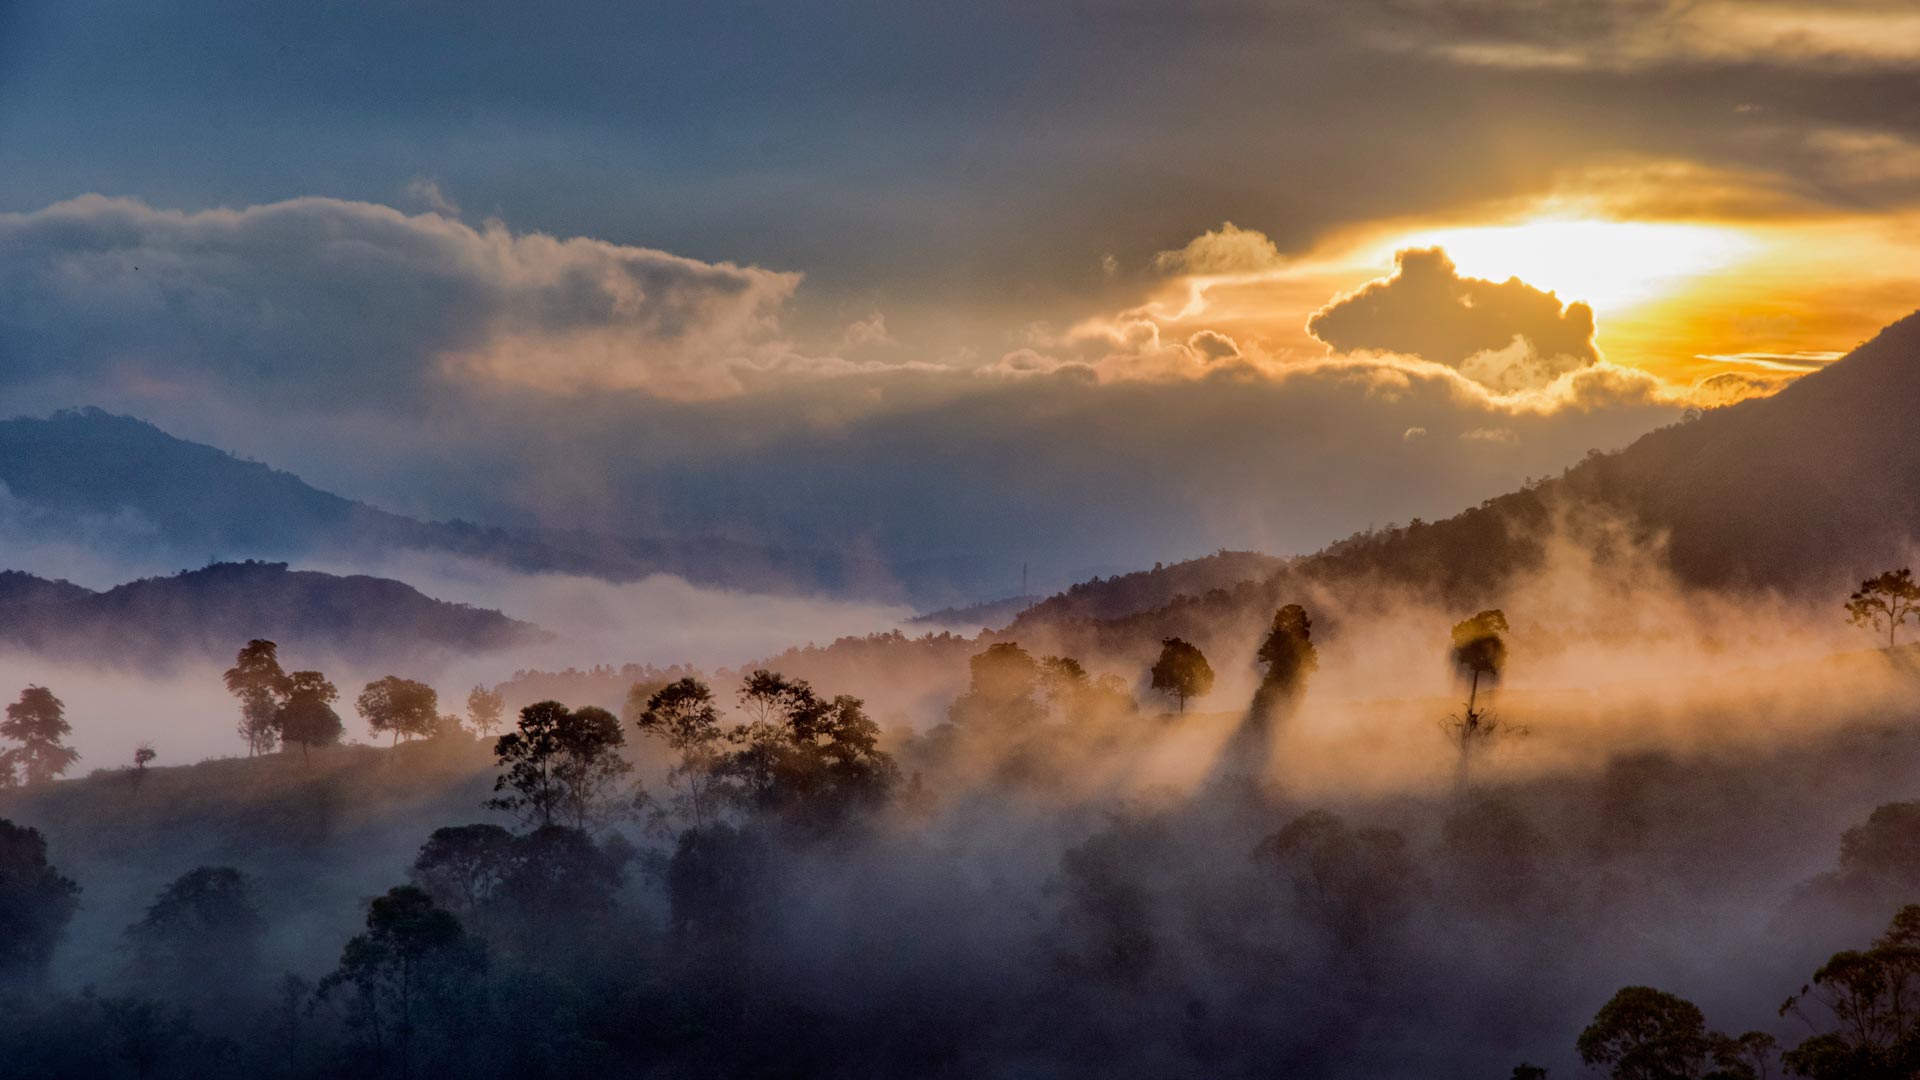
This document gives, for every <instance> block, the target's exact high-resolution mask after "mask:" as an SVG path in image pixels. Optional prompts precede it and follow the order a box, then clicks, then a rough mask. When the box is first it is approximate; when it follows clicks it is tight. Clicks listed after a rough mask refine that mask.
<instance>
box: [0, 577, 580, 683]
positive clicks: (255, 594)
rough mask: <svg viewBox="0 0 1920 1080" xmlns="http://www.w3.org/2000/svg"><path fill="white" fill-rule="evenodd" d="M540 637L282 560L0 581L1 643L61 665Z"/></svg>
mask: <svg viewBox="0 0 1920 1080" xmlns="http://www.w3.org/2000/svg"><path fill="white" fill-rule="evenodd" d="M543 636H544V632H543V631H541V630H540V629H539V628H537V627H535V626H533V625H531V624H529V623H524V622H520V621H518V620H516V619H511V618H508V617H507V616H505V615H502V614H501V613H499V612H497V611H488V610H484V609H481V608H475V607H469V606H467V605H465V604H452V603H447V602H445V601H442V600H435V599H433V598H432V597H429V596H426V595H424V594H422V593H421V592H419V591H418V590H416V589H414V588H413V587H412V586H410V585H406V584H404V583H402V582H398V581H391V580H388V579H385V578H375V577H365V576H359V575H356V576H351V577H340V576H336V575H333V574H322V573H316V572H313V571H304V570H290V569H288V568H287V566H286V564H285V563H260V562H247V563H219V564H215V565H213V566H209V567H206V568H205V569H202V570H192V571H187V572H184V573H181V574H177V575H175V576H173V577H163V578H147V579H144V580H141V581H134V582H129V583H127V584H125V585H120V586H117V587H115V588H112V589H108V590H106V591H105V592H93V591H91V590H87V589H82V588H80V587H79V586H76V585H70V584H68V583H66V582H48V581H44V580H42V579H39V578H34V577H31V576H30V575H26V574H19V573H9V574H6V575H0V642H4V643H6V644H8V645H11V646H14V647H16V648H21V649H25V650H28V651H32V652H37V653H41V654H43V655H49V656H58V657H60V658H62V659H76V658H78V659H89V660H94V661H98V662H102V663H116V664H130V665H140V666H159V665H166V664H169V663H173V662H176V661H183V660H190V659H197V658H202V657H220V658H224V657H227V656H231V655H232V653H233V650H234V649H235V648H236V647H237V644H238V643H241V642H245V641H247V640H248V639H250V638H256V637H265V638H271V639H273V640H275V641H278V642H280V643H282V644H283V645H293V646H297V647H302V648H306V649H311V650H314V651H318V652H322V653H324V654H327V655H331V656H336V657H341V658H347V659H354V658H362V657H364V658H369V659H372V658H384V657H393V656H410V655H418V654H420V653H422V652H427V651H436V650H444V651H448V652H459V653H472V652H485V651H489V650H493V649H500V648H506V647H509V646H513V645H519V644H525V643H528V642H532V641H536V640H539V639H541V638H542V637H543Z"/></svg>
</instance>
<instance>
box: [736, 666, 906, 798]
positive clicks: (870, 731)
mask: <svg viewBox="0 0 1920 1080" xmlns="http://www.w3.org/2000/svg"><path fill="white" fill-rule="evenodd" d="M740 697H741V701H742V703H743V705H745V706H746V708H747V711H748V712H749V713H750V715H753V716H755V717H757V718H758V719H755V720H754V721H753V722H751V723H749V724H747V725H745V726H744V727H739V728H735V729H734V730H733V731H731V732H729V733H728V736H727V738H728V741H729V742H730V743H731V744H732V745H733V747H734V749H732V750H730V751H728V752H726V753H724V754H722V755H721V757H720V759H719V760H718V761H716V762H715V766H714V770H715V772H716V773H717V774H718V775H720V776H723V777H726V778H728V779H731V780H733V781H734V783H733V784H731V785H728V786H726V787H725V788H724V789H723V790H724V791H725V792H726V793H727V794H728V795H729V796H732V797H734V798H736V799H737V800H738V801H739V803H740V804H741V805H742V806H744V807H745V808H747V809H749V810H752V811H756V812H762V813H769V814H772V815H775V816H777V817H779V818H780V819H782V820H783V821H785V822H787V823H788V824H792V825H798V826H801V827H803V828H807V829H811V830H814V831H829V830H831V829H833V828H834V827H836V826H838V825H839V824H841V823H842V822H843V821H844V820H845V819H846V818H847V817H848V815H849V814H851V813H852V812H854V811H855V810H856V809H859V808H861V807H870V806H874V805H877V804H879V803H881V802H883V801H884V800H885V799H886V798H887V796H888V795H889V794H891V792H892V790H893V785H894V783H895V782H896V781H897V780H898V779H899V774H900V771H899V769H898V767H896V766H895V764H894V761H893V758H892V756H890V755H889V754H887V753H886V752H884V751H882V750H880V749H879V736H880V727H879V725H878V724H875V723H874V722H873V720H872V719H871V718H870V717H868V716H867V714H866V709H865V706H864V704H863V703H862V702H861V700H860V699H859V698H856V697H849V696H847V695H844V694H842V695H840V696H837V697H834V698H832V699H831V700H829V699H825V698H822V697H820V696H819V695H818V694H816V693H814V690H813V687H812V686H810V685H808V684H807V683H806V682H805V681H804V680H797V679H788V678H786V677H785V676H783V675H778V674H775V673H772V672H768V671H764V670H763V671H756V672H754V673H753V674H752V675H751V676H749V677H748V679H747V681H746V684H745V685H744V686H743V687H742V689H741V693H740Z"/></svg>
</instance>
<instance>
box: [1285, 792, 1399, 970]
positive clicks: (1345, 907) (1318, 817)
mask: <svg viewBox="0 0 1920 1080" xmlns="http://www.w3.org/2000/svg"><path fill="white" fill-rule="evenodd" d="M1253 857H1254V860H1255V862H1257V863H1262V864H1265V865H1268V866H1272V867H1274V868H1275V869H1277V870H1279V871H1280V872H1281V873H1283V874H1284V875H1285V876H1286V877H1287V878H1288V881H1289V884H1290V885H1291V886H1292V893H1293V899H1294V902H1295V904H1296V906H1298V907H1299V908H1300V909H1301V912H1302V914H1304V915H1305V916H1306V917H1307V918H1309V919H1311V920H1312V921H1313V922H1315V923H1318V924H1319V925H1320V926H1321V927H1323V928H1324V929H1325V930H1326V931H1327V932H1328V934H1329V935H1330V936H1331V937H1332V939H1333V941H1334V943H1335V944H1337V945H1339V946H1340V947H1341V948H1343V949H1358V948H1361V947H1363V946H1365V945H1367V944H1368V943H1369V942H1370V941H1371V940H1373V939H1374V938H1375V937H1376V936H1377V935H1378V934H1380V933H1381V932H1382V931H1385V930H1388V929H1390V928H1392V927H1393V926H1394V925H1395V924H1397V923H1399V922H1400V921H1401V920H1402V919H1404V918H1405V917H1406V916H1407V914H1408V913H1409V912H1410V911H1411V910H1412V907H1413V900H1414V895H1413V893H1414V889H1415V888H1416V887H1417V886H1419V885H1420V883H1421V880H1422V879H1421V876H1420V871H1419V867H1418V866H1417V865H1416V864H1415V862H1414V860H1413V856H1412V855H1411V854H1410V853H1409V852H1408V851H1407V841H1406V837H1404V836H1402V835H1401V834H1400V833H1398V832H1395V831H1394V830H1392V829H1374V828H1362V829H1355V828H1353V827H1351V826H1349V825H1348V824H1347V823H1346V821H1345V820H1344V819H1342V818H1341V817H1340V816H1339V815H1338V814H1334V813H1331V812H1329V811H1326V810H1313V811H1309V812H1307V813H1305V814H1302V815H1300V816H1299V817H1298V818H1295V819H1294V820H1293V821H1291V822H1289V823H1288V824H1287V826H1286V827H1285V828H1283V829H1281V830H1280V831H1279V832H1277V833H1274V834H1273V835H1271V836H1269V837H1267V838H1266V839H1264V840H1262V841H1260V843H1259V844H1258V845H1257V846H1256V847H1255V848H1254V851H1253Z"/></svg>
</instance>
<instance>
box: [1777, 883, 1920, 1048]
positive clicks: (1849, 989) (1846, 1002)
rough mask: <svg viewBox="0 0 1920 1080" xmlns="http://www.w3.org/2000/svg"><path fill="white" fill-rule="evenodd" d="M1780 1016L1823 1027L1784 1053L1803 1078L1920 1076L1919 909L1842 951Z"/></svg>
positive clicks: (1900, 914)
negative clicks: (1865, 942) (1872, 937)
mask: <svg viewBox="0 0 1920 1080" xmlns="http://www.w3.org/2000/svg"><path fill="white" fill-rule="evenodd" d="M1780 1013H1781V1015H1783V1016H1784V1015H1787V1014H1789V1013H1792V1014H1795V1015H1798V1016H1800V1017H1801V1018H1803V1019H1805V1020H1806V1021H1807V1022H1808V1023H1809V1024H1814V1025H1816V1034H1814V1035H1813V1036H1811V1037H1810V1038H1808V1039H1806V1040H1805V1041H1803V1042H1801V1043H1800V1045H1798V1046H1796V1047H1794V1048H1793V1049H1791V1050H1789V1051H1787V1052H1786V1054H1784V1055H1783V1056H1782V1060H1783V1061H1784V1062H1785V1063H1786V1066H1787V1068H1789V1069H1791V1070H1792V1071H1794V1072H1795V1073H1798V1074H1799V1075H1801V1076H1807V1077H1812V1078H1813V1080H1883V1078H1884V1080H1893V1078H1896V1077H1900V1078H1904V1077H1910V1076H1912V1075H1914V1073H1915V1072H1916V1071H1920V905H1916V904H1909V905H1907V906H1906V907H1903V908H1901V909H1900V910H1899V912H1897V913H1896V914H1895V915H1894V917H1893V921H1892V922H1891V923H1890V924H1889V925H1888V927H1887V931H1886V933H1884V934H1882V935H1881V936H1880V938H1879V939H1878V940H1876V941H1875V942H1874V943H1873V944H1872V945H1870V946H1869V947H1867V948H1865V949H1857V950H1856V949H1849V950H1845V951H1843V952H1838V953H1835V954H1834V955H1833V956H1832V957H1831V958H1830V959H1828V960H1827V962H1826V963H1824V964H1822V965H1821V966H1820V968H1819V970H1817V971H1815V972H1814V973H1813V979H1812V982H1811V983H1810V984H1809V985H1807V986H1803V987H1801V988H1800V992H1799V993H1798V994H1795V995H1793V996H1792V997H1790V998H1788V999H1787V1001H1786V1003H1785V1004H1784V1005H1782V1006H1781V1007H1780ZM1819 1014H1824V1019H1825V1020H1826V1022H1827V1023H1828V1024H1829V1025H1830V1026H1828V1027H1827V1028H1826V1029H1825V1030H1819V1027H1818V1024H1819V1020H1820V1019H1821V1017H1820V1015H1819Z"/></svg>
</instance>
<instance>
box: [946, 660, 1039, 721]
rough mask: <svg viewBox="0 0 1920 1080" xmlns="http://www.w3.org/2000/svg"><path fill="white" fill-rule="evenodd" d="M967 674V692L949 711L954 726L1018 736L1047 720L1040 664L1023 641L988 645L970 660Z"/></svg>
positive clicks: (955, 701)
mask: <svg viewBox="0 0 1920 1080" xmlns="http://www.w3.org/2000/svg"><path fill="white" fill-rule="evenodd" d="M967 672H968V676H969V678H968V684H967V692H966V693H964V694H962V695H960V697H958V698H956V699H955V700H954V703H953V705H952V707H951V708H949V709H948V710H947V718H948V719H949V720H951V721H952V722H953V723H954V724H956V725H959V726H961V727H974V728H997V729H1000V730H1002V731H1011V732H1014V733H1018V732H1021V731H1023V730H1025V729H1027V728H1030V727H1032V726H1034V725H1036V724H1039V723H1040V722H1042V721H1044V720H1045V719H1046V706H1045V705H1044V704H1042V703H1041V701H1040V697H1039V694H1040V688H1041V683H1040V665H1039V663H1038V662H1036V661H1035V660H1034V658H1033V654H1032V653H1029V652H1028V651H1027V650H1025V649H1023V648H1021V647H1020V643H1019V642H1016V641H1000V642H995V643H994V644H992V645H989V646H987V647H986V648H985V649H983V650H981V651H980V652H978V653H975V654H974V655H973V656H972V657H970V658H968V660H967Z"/></svg>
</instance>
